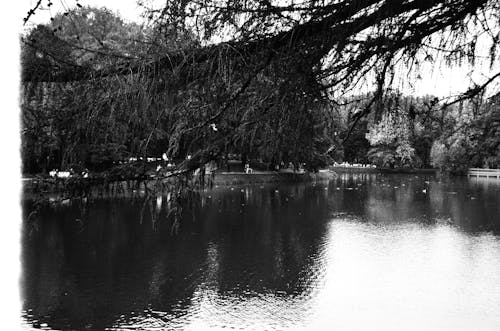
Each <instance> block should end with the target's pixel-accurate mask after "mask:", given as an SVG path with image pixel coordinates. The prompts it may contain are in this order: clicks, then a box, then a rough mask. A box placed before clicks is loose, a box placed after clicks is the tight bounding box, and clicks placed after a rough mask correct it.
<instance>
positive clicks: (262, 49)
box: [25, 0, 500, 169]
mask: <svg viewBox="0 0 500 331" xmlns="http://www.w3.org/2000/svg"><path fill="white" fill-rule="evenodd" d="M143 6H144V8H145V10H146V11H145V14H146V17H148V18H149V19H150V21H149V23H150V24H149V26H148V28H149V29H151V31H153V34H152V35H154V36H156V37H158V36H162V37H165V38H166V39H164V40H168V38H171V39H172V40H179V39H182V38H183V37H184V38H185V37H186V36H189V37H190V38H191V37H192V38H191V39H192V40H193V42H189V43H186V45H185V46H184V47H181V46H179V47H175V48H173V49H168V48H161V47H160V48H154V49H151V50H152V52H154V53H155V54H154V55H150V53H149V52H142V51H134V52H137V53H134V54H133V55H134V56H130V54H129V51H128V49H129V48H127V47H129V46H127V47H125V46H123V49H127V51H126V52H123V51H122V52H120V50H121V47H118V48H117V47H114V46H113V45H114V44H113V42H112V41H113V40H115V39H113V38H114V37H113V38H111V37H109V38H110V40H111V41H110V42H109V43H103V45H100V46H96V48H97V50H99V51H105V52H107V53H109V54H110V56H111V55H112V56H115V57H116V55H117V53H118V54H119V55H120V56H130V57H135V58H133V59H123V60H120V61H118V60H116V61H109V62H105V61H102V62H100V63H102V65H100V66H96V65H90V64H89V65H86V66H82V67H81V68H80V69H78V70H76V69H74V68H67V70H55V69H56V66H55V64H52V63H51V64H50V65H51V67H48V68H46V69H47V70H46V71H45V72H40V73H39V74H37V75H36V78H35V76H33V75H32V76H30V75H26V76H25V77H33V78H31V79H28V80H32V81H47V80H49V81H51V82H60V83H61V82H70V81H72V82H74V81H82V82H86V84H88V85H90V86H100V88H99V89H97V88H89V89H88V90H87V92H86V93H87V99H86V103H87V104H91V103H92V102H91V100H95V99H96V97H102V95H101V93H103V92H102V91H103V90H104V91H107V95H106V98H105V100H106V101H105V102H103V104H105V105H106V107H104V108H103V109H106V112H109V113H113V114H114V112H115V111H116V109H118V107H122V106H124V107H126V108H127V110H128V111H123V113H124V115H123V116H125V117H127V115H126V114H128V113H130V112H135V114H137V115H136V116H133V117H128V118H129V119H133V120H132V121H131V122H130V126H131V127H129V128H128V131H127V132H129V133H130V135H125V136H127V137H128V139H129V141H128V142H127V143H126V144H125V145H126V146H127V144H128V146H127V147H126V148H127V150H128V151H134V152H137V153H141V154H147V153H148V152H150V151H151V150H158V149H168V153H169V155H170V156H172V157H178V158H183V156H185V155H186V154H192V155H193V158H192V160H191V161H190V162H184V163H183V164H182V166H184V165H186V166H188V168H193V169H194V168H195V167H196V166H198V165H200V164H203V163H205V162H207V161H209V160H210V159H213V158H219V157H221V155H222V154H223V151H227V149H228V147H230V146H232V147H231V148H238V149H241V150H242V151H244V152H245V153H250V154H251V153H258V154H260V155H266V157H267V158H268V159H273V158H274V160H275V161H272V162H277V161H279V160H280V159H287V160H292V161H296V160H298V161H299V162H301V161H304V162H306V163H307V164H310V165H311V169H314V168H316V167H317V165H319V164H324V163H325V162H327V161H328V158H327V157H326V156H327V155H328V153H327V152H328V151H329V150H330V149H331V147H332V144H333V143H334V142H335V139H336V138H333V137H332V135H331V134H332V133H333V132H336V126H337V124H336V123H334V124H326V123H324V122H325V121H324V120H323V119H324V118H325V116H327V115H328V114H329V111H328V109H329V107H326V106H324V105H328V104H329V103H330V98H334V99H336V100H339V99H340V98H342V97H343V96H344V95H345V94H346V93H349V92H351V91H352V90H353V89H354V88H357V87H359V86H360V84H363V83H364V84H368V85H369V86H372V87H373V92H372V93H371V94H367V95H369V98H368V99H367V101H366V103H365V105H364V106H363V108H362V109H360V110H359V112H357V113H356V114H355V115H354V116H352V118H350V121H349V123H348V125H347V127H348V129H347V133H346V135H347V136H348V135H349V134H350V133H351V132H352V131H353V128H354V126H355V125H356V124H358V123H359V122H360V121H361V119H362V118H365V117H366V116H367V115H368V114H374V116H375V119H377V121H378V120H379V119H380V117H381V115H380V113H379V112H380V110H381V107H380V105H381V103H382V97H383V95H384V94H385V93H386V92H387V91H388V89H389V87H390V86H388V85H390V82H391V81H392V79H393V78H394V77H395V73H396V69H397V64H399V63H405V64H407V65H408V66H410V67H411V66H418V65H419V64H420V63H421V62H426V61H431V62H433V61H435V60H436V58H438V57H441V58H444V59H445V60H449V62H450V63H460V62H461V61H463V60H470V61H473V60H474V59H475V57H476V49H475V46H474V45H475V44H476V43H477V38H478V37H479V36H480V35H483V36H487V37H488V38H489V39H490V41H491V54H490V57H491V60H492V61H493V62H494V61H495V59H496V56H495V54H496V49H497V47H498V43H496V40H497V39H498V37H497V36H498V31H500V29H498V24H497V23H498V20H495V19H494V18H495V17H496V18H498V16H499V12H500V10H499V9H500V8H499V4H498V3H497V2H496V1H493V0H480V1H466V0H437V1H416V0H383V1H380V0H361V1H352V0H344V1H339V0H332V1H304V2H298V1H293V0H289V1H258V0H236V1H231V2H221V1H218V0H201V1H200V0H186V1H180V2H179V1H166V2H162V4H161V5H159V6H156V3H155V2H147V1H145V2H143ZM72 15H73V14H72V13H69V14H68V15H67V16H68V17H67V18H70V17H72ZM86 17H87V19H88V16H86ZM486 23H488V24H486ZM61 24H63V23H61ZM72 35H73V34H72ZM167 37H168V38H167ZM95 39H96V40H97V39H99V38H95ZM188 39H189V38H188ZM221 39H222V41H221ZM91 40H92V39H84V40H83V41H85V42H89V41H91ZM101 41H102V40H101ZM72 43H76V42H75V41H74V40H73V41H72ZM98 47H101V48H98ZM130 49H131V50H134V48H133V47H131V48H130ZM127 54H128V55H127ZM78 59H79V60H80V61H81V62H78V61H76V60H75V63H77V64H84V63H85V64H86V63H87V62H90V59H87V57H82V56H80V57H78ZM499 76H500V73H498V74H493V75H491V77H490V79H489V80H488V81H487V82H486V83H485V84H483V85H480V86H475V87H474V88H473V89H471V90H469V91H467V93H466V94H465V95H464V96H463V97H465V98H471V97H474V96H476V95H478V94H479V93H481V91H483V90H484V89H485V88H486V87H487V86H488V84H489V83H491V82H493V81H494V80H495V79H496V78H497V77H499ZM124 100H126V102H124ZM101 108H102V107H100V108H97V107H94V106H92V109H94V110H95V112H98V111H99V110H98V109H101ZM87 118H88V119H89V121H90V122H93V121H97V120H99V119H100V117H92V116H89V117H87ZM253 121H255V122H253ZM412 122H413V119H411V121H410V124H411V123H412ZM212 125H215V126H216V127H217V128H219V130H218V131H215V130H213V129H212V128H213V126H212ZM94 127H98V125H95V124H94ZM104 130H106V128H104ZM106 132H108V131H107V130H106ZM408 132H409V133H410V134H411V133H412V132H415V130H414V129H413V128H409V129H408ZM107 134H108V133H106V134H103V135H104V137H106V135H107ZM249 138H250V139H249ZM130 139H132V140H134V142H132V141H130ZM405 139H406V138H405ZM412 139H413V138H412V137H411V135H410V137H408V139H406V140H402V141H400V142H399V143H400V144H399V145H400V146H399V149H398V147H395V152H396V151H397V153H399V154H398V155H397V158H396V159H397V161H398V162H399V163H401V164H405V163H408V162H409V161H408V160H409V159H411V155H412V154H414V152H413V151H412V148H414V147H413V145H412V143H411V142H412ZM104 141H106V139H104ZM250 142H251V143H250ZM99 143H100V142H99ZM163 144H164V145H163ZM283 152H286V153H284V154H286V155H280V153H282V154H283ZM71 153H73V152H71ZM71 153H70V154H71ZM73 155H74V153H73ZM188 163H189V164H188Z"/></svg>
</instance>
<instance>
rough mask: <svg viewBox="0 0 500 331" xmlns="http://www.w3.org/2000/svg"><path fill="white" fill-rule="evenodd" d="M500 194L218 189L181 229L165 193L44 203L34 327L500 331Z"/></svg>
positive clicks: (34, 256)
mask: <svg viewBox="0 0 500 331" xmlns="http://www.w3.org/2000/svg"><path fill="white" fill-rule="evenodd" d="M499 193H500V180H494V179H490V180H486V179H466V178H453V179H450V180H444V179H443V180H439V179H436V178H434V177H423V176H413V175H405V176H399V175H380V174H379V175H375V174H369V175H368V174H358V175H341V177H340V178H338V179H336V180H332V181H330V182H323V183H316V184H290V185H280V186H278V185H264V186H261V185H252V186H241V187H236V186H235V187H233V188H230V187H226V188H214V189H212V190H210V191H206V192H203V194H202V195H201V198H200V200H199V203H198V204H197V205H196V206H195V207H193V208H191V209H190V210H189V211H186V212H185V215H184V217H183V220H182V222H181V224H180V227H179V228H178V230H177V231H172V224H171V220H170V218H168V217H167V215H168V211H169V208H170V206H169V203H168V201H167V197H166V196H163V197H157V198H155V199H153V200H152V201H150V202H146V203H144V198H143V197H140V196H137V197H135V198H132V197H127V198H125V197H123V198H114V199H96V200H94V201H92V202H89V203H88V204H86V205H82V204H81V203H80V202H72V203H68V204H66V205H61V206H54V207H50V208H48V207H47V208H44V209H42V210H41V212H40V213H39V215H38V217H37V218H35V220H33V221H25V222H24V225H23V239H22V245H23V254H22V265H23V277H22V283H21V284H22V289H23V311H22V315H23V321H24V325H25V327H26V328H27V329H31V328H38V329H40V328H41V329H47V330H104V329H107V330H169V329H182V330H205V329H248V330H288V329H319V330H323V329H324V330H346V329H347V330H367V329H370V330H374V329H375V330H500V194H499ZM24 208H25V214H26V215H27V214H28V213H29V212H30V210H31V209H32V204H31V203H30V202H26V203H25V206H24ZM173 232H174V233H173ZM175 232H176V233H175Z"/></svg>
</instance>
